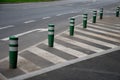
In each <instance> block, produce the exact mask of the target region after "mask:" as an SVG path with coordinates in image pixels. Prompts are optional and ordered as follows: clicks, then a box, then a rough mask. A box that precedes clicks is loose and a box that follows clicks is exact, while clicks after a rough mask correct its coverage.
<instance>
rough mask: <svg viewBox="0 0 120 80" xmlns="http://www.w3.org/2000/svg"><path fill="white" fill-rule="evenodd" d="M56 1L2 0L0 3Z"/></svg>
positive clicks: (44, 0)
mask: <svg viewBox="0 0 120 80" xmlns="http://www.w3.org/2000/svg"><path fill="white" fill-rule="evenodd" d="M48 1H55V0H0V3H25V2H48Z"/></svg>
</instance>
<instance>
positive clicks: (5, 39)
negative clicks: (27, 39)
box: [1, 28, 48, 41]
mask: <svg viewBox="0 0 120 80" xmlns="http://www.w3.org/2000/svg"><path fill="white" fill-rule="evenodd" d="M47 30H48V29H47V28H45V29H42V28H41V29H34V30H30V31H27V32H23V33H20V34H16V35H14V36H16V37H20V36H23V35H26V34H29V33H32V32H35V31H39V32H43V31H47ZM1 40H2V41H7V40H9V37H6V38H3V39H1Z"/></svg>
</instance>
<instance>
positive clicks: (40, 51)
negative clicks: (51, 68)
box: [28, 47, 67, 64]
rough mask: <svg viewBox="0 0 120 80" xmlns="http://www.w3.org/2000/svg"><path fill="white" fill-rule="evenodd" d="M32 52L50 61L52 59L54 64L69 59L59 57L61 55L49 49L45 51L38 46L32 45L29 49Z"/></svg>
mask: <svg viewBox="0 0 120 80" xmlns="http://www.w3.org/2000/svg"><path fill="white" fill-rule="evenodd" d="M28 50H29V51H30V52H32V53H34V54H36V55H38V56H40V57H42V58H44V59H46V60H48V61H51V62H52V63H54V64H57V63H61V62H66V61H67V60H65V59H63V58H61V57H59V56H56V55H54V54H52V53H50V52H48V51H45V50H43V49H40V48H37V47H30V48H29V49H28Z"/></svg>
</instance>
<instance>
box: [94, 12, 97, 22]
mask: <svg viewBox="0 0 120 80" xmlns="http://www.w3.org/2000/svg"><path fill="white" fill-rule="evenodd" d="M96 17H97V11H93V23H96Z"/></svg>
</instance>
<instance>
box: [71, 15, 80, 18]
mask: <svg viewBox="0 0 120 80" xmlns="http://www.w3.org/2000/svg"><path fill="white" fill-rule="evenodd" d="M81 16H82V15H77V16H73V17H74V18H77V17H81Z"/></svg>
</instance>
